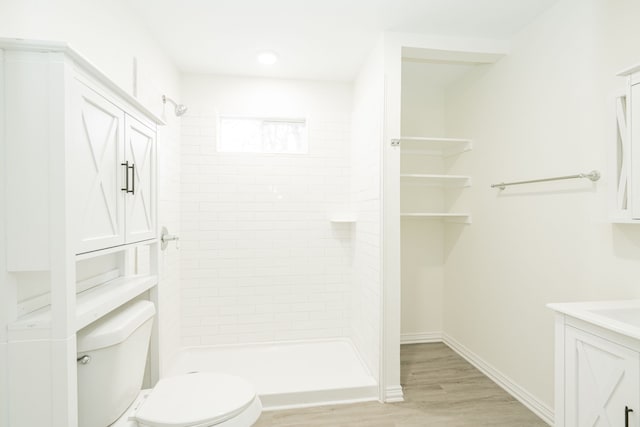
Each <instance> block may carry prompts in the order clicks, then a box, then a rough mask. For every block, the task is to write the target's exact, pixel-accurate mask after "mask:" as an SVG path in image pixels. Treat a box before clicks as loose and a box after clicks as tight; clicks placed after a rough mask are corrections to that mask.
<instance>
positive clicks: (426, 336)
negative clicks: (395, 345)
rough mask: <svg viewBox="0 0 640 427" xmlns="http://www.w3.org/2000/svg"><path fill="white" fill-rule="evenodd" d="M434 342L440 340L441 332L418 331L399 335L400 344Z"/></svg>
mask: <svg viewBox="0 0 640 427" xmlns="http://www.w3.org/2000/svg"><path fill="white" fill-rule="evenodd" d="M434 342H442V332H418V333H411V334H401V335H400V344H430V343H434Z"/></svg>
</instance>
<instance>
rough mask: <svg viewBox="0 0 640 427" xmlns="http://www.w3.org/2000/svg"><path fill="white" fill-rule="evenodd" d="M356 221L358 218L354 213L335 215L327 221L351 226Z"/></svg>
mask: <svg viewBox="0 0 640 427" xmlns="http://www.w3.org/2000/svg"><path fill="white" fill-rule="evenodd" d="M357 220H358V216H357V215H356V214H355V213H350V212H345V213H336V214H333V215H330V216H329V221H331V222H333V223H347V224H351V223H354V222H356V221H357Z"/></svg>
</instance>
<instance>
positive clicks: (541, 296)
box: [444, 0, 640, 408]
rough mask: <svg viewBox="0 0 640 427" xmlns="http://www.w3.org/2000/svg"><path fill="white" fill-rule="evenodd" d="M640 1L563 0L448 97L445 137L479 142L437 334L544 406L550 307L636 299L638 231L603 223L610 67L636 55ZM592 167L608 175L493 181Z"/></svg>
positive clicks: (609, 179)
mask: <svg viewBox="0 0 640 427" xmlns="http://www.w3.org/2000/svg"><path fill="white" fill-rule="evenodd" d="M638 16H640V4H639V3H638V2H637V1H633V0H611V1H602V0H564V1H561V2H560V3H559V4H557V5H556V6H555V7H554V8H553V9H551V10H550V11H548V12H547V13H545V14H544V15H543V16H541V17H540V18H539V19H538V20H537V21H536V22H534V23H533V24H532V25H530V26H529V27H528V28H527V29H526V30H525V31H523V32H522V33H521V34H520V35H519V36H518V38H517V39H516V41H515V43H514V46H513V50H512V53H511V54H510V55H509V56H508V57H506V58H504V59H503V60H501V61H500V62H498V63H497V64H495V65H493V66H484V67H482V69H480V70H479V71H478V72H477V73H474V74H473V75H472V76H470V77H469V78H467V79H466V80H465V81H464V82H462V83H460V84H459V85H456V86H455V87H454V88H453V89H452V91H451V92H450V93H449V101H448V105H447V133H448V134H449V135H456V134H461V135H469V136H471V137H473V138H474V141H475V146H474V150H473V151H472V152H471V153H469V154H470V155H469V156H465V157H464V158H461V159H460V162H459V163H457V164H456V168H460V169H459V170H460V171H462V170H470V171H471V175H472V176H473V179H474V186H473V187H472V188H471V189H469V196H470V197H469V201H470V208H471V212H472V215H473V224H472V225H471V226H469V227H468V228H467V229H466V230H464V231H463V232H462V233H461V234H460V235H459V236H458V238H457V241H453V240H448V242H447V245H448V250H449V251H450V254H449V258H448V260H447V263H446V286H445V310H444V313H445V319H444V330H445V332H446V333H447V334H448V335H449V336H450V337H452V338H453V339H455V340H457V341H458V342H459V343H461V344H463V345H464V346H465V347H467V348H468V349H469V350H470V351H472V352H474V353H475V354H477V355H478V356H479V357H480V358H482V359H484V361H486V362H487V363H488V364H489V365H491V366H493V367H494V368H496V369H497V370H498V371H499V372H501V373H502V374H503V375H505V376H506V377H508V378H510V379H511V380H512V381H513V382H514V383H515V384H516V385H517V386H520V387H521V388H522V389H523V390H524V391H525V392H527V393H530V394H531V395H532V396H533V397H534V398H535V399H538V400H539V401H540V403H542V405H543V406H544V405H546V406H547V407H548V408H551V407H552V402H553V323H552V319H553V316H552V312H551V311H550V310H548V309H547V308H545V304H547V303H550V302H561V301H580V300H596V299H616V298H638V297H639V296H640V287H639V286H638V277H639V276H640V230H638V229H637V226H633V225H612V224H610V223H608V222H607V210H608V209H607V202H608V197H607V190H608V188H609V187H611V188H613V186H614V183H613V175H612V174H611V173H609V172H608V171H607V165H608V163H607V149H608V145H609V144H612V143H613V141H614V139H613V136H612V134H610V133H609V129H610V128H609V126H610V125H611V121H612V120H613V113H612V112H611V111H609V110H608V109H607V105H608V98H609V96H610V95H611V94H612V92H613V91H615V90H616V89H618V88H621V87H623V86H624V80H623V79H621V78H617V77H614V75H615V73H616V72H617V71H619V70H621V69H623V68H624V67H626V66H629V65H632V64H636V63H638V62H639V61H640V48H639V47H638V46H639V45H638V43H637V41H638V40H639V39H640V27H638V25H637V17H638ZM591 169H599V170H600V171H601V172H602V173H603V179H602V180H600V181H599V182H598V183H597V184H595V185H592V184H591V183H590V182H589V181H567V182H556V183H545V184H539V185H530V186H526V187H524V186H523V187H512V188H508V189H507V190H505V191H504V192H502V193H501V192H500V191H498V190H495V189H491V188H489V186H490V184H492V183H495V182H500V181H503V180H505V181H509V180H520V179H528V178H538V177H540V178H542V177H547V176H556V175H565V174H573V173H577V172H586V171H589V170H591Z"/></svg>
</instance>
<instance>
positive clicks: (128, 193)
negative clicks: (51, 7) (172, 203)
mask: <svg viewBox="0 0 640 427" xmlns="http://www.w3.org/2000/svg"><path fill="white" fill-rule="evenodd" d="M73 89H74V97H75V101H76V102H75V104H76V107H75V108H74V109H73V112H72V118H73V121H74V124H73V126H74V134H73V139H72V145H73V147H72V154H73V160H72V162H71V164H72V168H73V176H74V179H73V180H72V184H73V186H74V195H73V197H72V203H73V209H72V210H73V215H74V221H73V223H74V231H75V242H76V253H85V252H89V251H95V250H98V249H103V248H108V247H113V246H118V245H122V244H125V243H134V242H139V241H143V240H147V239H153V238H154V237H155V229H156V222H155V204H156V200H155V191H154V189H155V179H154V177H155V158H156V157H155V144H156V137H155V130H153V129H151V128H150V127H149V126H147V125H145V124H143V123H142V122H141V121H139V120H137V119H135V118H134V117H132V116H130V115H128V114H127V113H125V112H124V111H123V110H122V109H120V108H119V107H118V106H116V105H114V104H113V103H111V102H110V101H109V100H107V99H105V98H104V97H103V96H101V95H100V94H98V93H97V92H95V91H94V90H93V89H91V88H90V87H88V86H86V85H85V84H84V83H82V82H80V81H76V82H74V88H73Z"/></svg>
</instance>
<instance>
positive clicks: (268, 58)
mask: <svg viewBox="0 0 640 427" xmlns="http://www.w3.org/2000/svg"><path fill="white" fill-rule="evenodd" d="M258 62H259V63H261V64H263V65H273V64H275V63H276V62H278V55H276V54H275V53H274V52H269V51H265V52H260V53H259V54H258Z"/></svg>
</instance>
